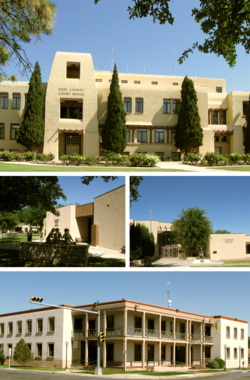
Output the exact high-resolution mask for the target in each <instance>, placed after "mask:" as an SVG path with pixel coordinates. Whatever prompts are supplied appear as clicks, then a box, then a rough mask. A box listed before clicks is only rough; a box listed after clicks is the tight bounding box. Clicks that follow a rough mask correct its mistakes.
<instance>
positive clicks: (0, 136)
mask: <svg viewBox="0 0 250 380" xmlns="http://www.w3.org/2000/svg"><path fill="white" fill-rule="evenodd" d="M4 139H5V126H4V125H0V140H4Z"/></svg>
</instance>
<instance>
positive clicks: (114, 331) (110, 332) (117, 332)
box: [105, 327, 124, 336]
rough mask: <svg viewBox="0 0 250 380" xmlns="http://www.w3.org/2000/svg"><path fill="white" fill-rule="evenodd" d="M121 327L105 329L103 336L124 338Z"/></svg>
mask: <svg viewBox="0 0 250 380" xmlns="http://www.w3.org/2000/svg"><path fill="white" fill-rule="evenodd" d="M123 330H124V329H123V327H114V328H108V329H106V334H105V336H124V331H123Z"/></svg>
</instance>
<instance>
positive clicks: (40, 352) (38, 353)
mask: <svg viewBox="0 0 250 380" xmlns="http://www.w3.org/2000/svg"><path fill="white" fill-rule="evenodd" d="M36 356H37V357H38V358H41V357H42V356H43V345H42V343H37V345H36Z"/></svg>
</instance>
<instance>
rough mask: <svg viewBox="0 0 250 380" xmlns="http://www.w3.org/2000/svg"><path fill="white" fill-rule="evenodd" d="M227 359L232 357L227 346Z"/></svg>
mask: <svg viewBox="0 0 250 380" xmlns="http://www.w3.org/2000/svg"><path fill="white" fill-rule="evenodd" d="M227 359H230V348H229V347H227Z"/></svg>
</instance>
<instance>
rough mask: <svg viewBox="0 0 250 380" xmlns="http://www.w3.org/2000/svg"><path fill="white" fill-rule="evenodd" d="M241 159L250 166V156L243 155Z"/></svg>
mask: <svg viewBox="0 0 250 380" xmlns="http://www.w3.org/2000/svg"><path fill="white" fill-rule="evenodd" d="M241 159H242V161H244V163H245V164H249V163H250V154H248V153H247V154H243V155H242V156H241Z"/></svg>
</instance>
